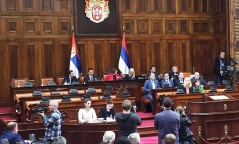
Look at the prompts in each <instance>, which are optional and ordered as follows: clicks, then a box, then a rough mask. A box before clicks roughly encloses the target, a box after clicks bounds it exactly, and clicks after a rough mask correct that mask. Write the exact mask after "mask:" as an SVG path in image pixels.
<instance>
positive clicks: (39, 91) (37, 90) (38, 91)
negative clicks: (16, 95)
mask: <svg viewBox="0 0 239 144" xmlns="http://www.w3.org/2000/svg"><path fill="white" fill-rule="evenodd" d="M34 88H35V89H36V91H33V96H42V94H43V95H46V94H45V93H44V92H42V91H41V90H40V89H39V88H37V87H36V86H34Z"/></svg>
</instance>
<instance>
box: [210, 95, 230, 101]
mask: <svg viewBox="0 0 239 144" xmlns="http://www.w3.org/2000/svg"><path fill="white" fill-rule="evenodd" d="M209 97H210V98H211V99H213V100H223V99H230V98H229V97H227V96H225V95H216V96H209Z"/></svg>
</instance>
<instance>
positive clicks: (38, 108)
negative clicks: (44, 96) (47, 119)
mask: <svg viewBox="0 0 239 144" xmlns="http://www.w3.org/2000/svg"><path fill="white" fill-rule="evenodd" d="M48 106H49V103H37V104H32V105H31V111H32V112H33V113H37V112H47V110H48Z"/></svg>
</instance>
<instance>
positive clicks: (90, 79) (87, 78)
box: [84, 68, 97, 83]
mask: <svg viewBox="0 0 239 144" xmlns="http://www.w3.org/2000/svg"><path fill="white" fill-rule="evenodd" d="M95 80H97V76H95V75H94V71H93V68H88V75H86V76H85V77H84V83H87V82H94V81H95Z"/></svg>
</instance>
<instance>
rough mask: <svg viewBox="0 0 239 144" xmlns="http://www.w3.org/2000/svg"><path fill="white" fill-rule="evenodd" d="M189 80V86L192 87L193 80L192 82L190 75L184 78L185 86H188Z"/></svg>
mask: <svg viewBox="0 0 239 144" xmlns="http://www.w3.org/2000/svg"><path fill="white" fill-rule="evenodd" d="M187 81H189V82H190V83H189V87H192V82H191V79H190V77H185V78H184V82H183V86H184V87H186V86H187Z"/></svg>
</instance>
